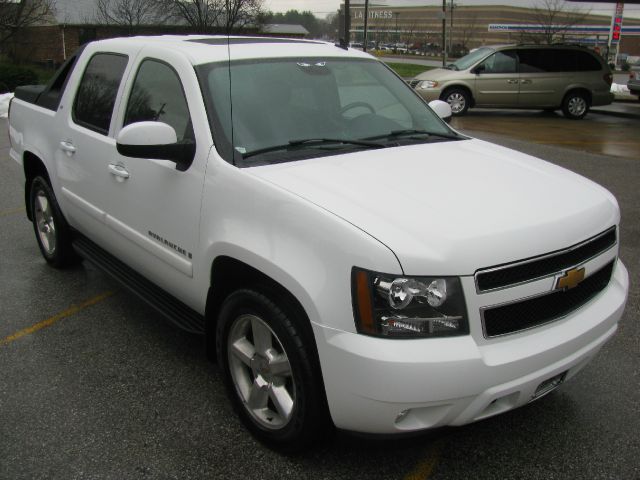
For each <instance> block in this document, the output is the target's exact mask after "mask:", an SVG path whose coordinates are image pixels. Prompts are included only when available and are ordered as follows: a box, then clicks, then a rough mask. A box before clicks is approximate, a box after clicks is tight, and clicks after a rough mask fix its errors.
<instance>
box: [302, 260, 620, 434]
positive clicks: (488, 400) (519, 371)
mask: <svg viewBox="0 0 640 480" xmlns="http://www.w3.org/2000/svg"><path fill="white" fill-rule="evenodd" d="M628 282H629V280H628V274H627V270H626V268H625V267H624V265H623V264H622V263H621V262H619V261H617V262H616V265H615V268H614V272H613V276H612V277H611V281H610V283H609V285H608V286H607V287H606V289H605V290H603V291H602V292H600V294H599V295H598V296H597V297H595V298H593V299H592V300H591V301H589V302H588V303H587V304H586V305H584V306H582V307H581V308H579V309H578V310H576V311H574V312H573V313H572V314H570V315H568V316H566V317H564V318H562V319H559V320H557V321H555V322H553V323H551V324H547V325H545V326H541V327H539V328H535V329H531V330H527V331H523V332H520V333H516V334H512V335H506V336H503V337H499V338H495V339H489V340H486V339H482V338H481V339H477V336H476V335H475V334H474V329H473V328H472V332H471V334H470V335H466V336H460V337H450V338H431V339H416V340H401V339H385V338H376V337H370V336H365V335H359V334H354V333H347V332H342V331H336V330H332V329H329V328H324V327H320V326H317V325H316V326H314V328H315V330H316V331H315V334H316V339H317V343H318V352H319V355H320V362H321V365H322V372H323V377H324V383H325V389H326V393H327V399H328V403H329V409H330V412H331V416H332V419H333V421H334V423H335V425H336V426H337V427H338V428H341V429H344V430H350V431H354V432H362V433H372V434H389V433H402V432H411V431H417V430H423V429H429V428H434V427H442V426H446V425H464V424H467V423H471V422H474V421H477V420H481V419H484V418H488V417H490V416H493V415H496V414H499V413H502V412H505V411H508V410H511V409H513V408H516V407H519V406H522V405H525V404H527V403H529V402H530V401H532V400H534V399H537V398H540V397H541V396H543V395H544V394H545V393H548V392H550V391H551V390H553V389H554V388H555V387H556V386H557V385H559V384H560V383H562V381H564V380H568V379H570V378H571V377H572V376H573V375H575V374H576V373H577V372H578V371H579V370H580V369H581V368H582V367H584V366H585V365H586V364H587V363H588V362H589V361H590V360H591V359H592V358H593V357H594V356H595V355H596V353H597V352H598V351H599V350H600V348H601V347H602V346H603V345H604V344H605V343H606V342H607V340H608V339H609V338H611V336H613V334H614V333H615V331H616V329H617V323H618V321H619V319H620V317H621V316H622V313H623V311H624V306H625V303H626V295H627V290H628ZM472 318H473V317H472ZM470 321H473V320H472V319H471V320H470Z"/></svg>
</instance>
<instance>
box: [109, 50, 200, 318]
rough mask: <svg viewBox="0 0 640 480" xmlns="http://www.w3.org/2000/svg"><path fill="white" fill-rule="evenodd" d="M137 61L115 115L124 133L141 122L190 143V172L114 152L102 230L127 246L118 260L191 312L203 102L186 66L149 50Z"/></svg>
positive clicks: (177, 58) (168, 55)
mask: <svg viewBox="0 0 640 480" xmlns="http://www.w3.org/2000/svg"><path fill="white" fill-rule="evenodd" d="M139 57H140V60H139V61H138V62H137V65H135V66H134V69H133V71H134V72H135V73H134V74H133V75H132V81H131V82H129V84H128V87H127V91H126V92H125V96H124V99H125V100H124V102H123V106H122V110H121V112H120V117H119V118H120V124H121V126H122V128H124V127H126V126H127V125H130V124H132V123H136V122H143V121H153V122H163V123H166V124H167V125H170V126H171V127H173V129H174V130H175V132H176V135H177V138H178V141H179V142H195V143H196V155H195V158H194V161H193V163H192V164H191V166H190V167H189V168H187V169H186V170H185V171H179V170H177V169H176V164H175V163H173V162H171V161H168V160H157V159H152V158H149V159H142V158H130V157H125V156H122V155H120V154H118V153H117V152H114V156H113V159H112V162H111V163H110V165H109V171H110V178H109V189H110V192H111V197H112V201H111V202H110V204H109V206H108V208H107V214H108V216H107V224H108V226H109V227H110V228H111V229H113V230H114V231H116V232H118V233H119V234H120V235H121V236H122V237H123V238H125V239H126V240H127V250H126V251H124V252H121V253H120V256H121V258H124V259H126V261H128V263H129V264H130V265H131V266H133V267H134V268H135V269H136V270H138V271H139V272H141V273H142V274H143V275H145V276H146V277H147V278H149V279H150V280H152V281H154V283H156V284H158V285H159V286H161V287H164V288H165V289H171V291H172V292H176V294H177V296H178V297H179V298H180V299H181V300H182V301H184V302H186V303H187V304H190V305H192V306H194V305H195V304H197V302H198V299H197V298H196V296H197V295H198V294H199V292H196V291H195V289H194V288H193V286H192V283H193V276H194V268H193V265H194V262H197V261H198V253H197V250H198V239H199V223H200V222H199V220H200V205H201V199H202V189H203V185H204V178H205V168H206V160H207V154H208V152H209V147H210V145H211V144H210V143H209V142H207V141H200V142H196V138H200V139H202V138H207V135H206V134H205V133H204V130H205V129H207V128H208V123H207V122H206V116H205V120H204V121H203V119H202V118H200V117H198V116H197V115H198V114H202V113H203V112H202V111H203V108H202V104H203V102H202V99H201V98H199V97H198V95H199V93H198V92H199V89H197V79H196V78H195V73H194V70H193V67H192V66H190V65H188V63H187V61H186V60H185V59H183V58H181V57H180V56H178V55H175V57H174V56H173V55H172V52H167V51H163V52H161V51H157V52H156V48H152V47H148V48H145V49H144V50H143V51H142V52H141V55H140V56H139ZM159 58H162V59H163V60H159ZM183 63H184V65H183ZM174 66H175V68H174ZM178 71H180V72H183V74H184V76H185V78H181V77H180V75H179V74H178ZM185 72H186V73H185ZM194 114H195V115H196V117H195V118H194ZM198 129H199V130H198ZM196 133H200V135H196Z"/></svg>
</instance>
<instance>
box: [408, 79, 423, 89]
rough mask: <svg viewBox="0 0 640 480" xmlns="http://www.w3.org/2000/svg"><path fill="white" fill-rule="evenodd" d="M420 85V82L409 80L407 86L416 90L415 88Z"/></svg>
mask: <svg viewBox="0 0 640 480" xmlns="http://www.w3.org/2000/svg"><path fill="white" fill-rule="evenodd" d="M419 83H420V80H411V81H410V82H409V85H411V88H416V86H417V85H418V84H419Z"/></svg>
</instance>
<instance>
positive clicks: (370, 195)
mask: <svg viewBox="0 0 640 480" xmlns="http://www.w3.org/2000/svg"><path fill="white" fill-rule="evenodd" d="M246 170H247V171H248V172H249V173H251V174H253V175H255V176H257V177H260V178H261V179H263V180H266V181H268V182H271V183H273V184H275V185H277V186H279V187H281V188H283V189H286V190H288V191H289V192H292V193H294V194H295V195H298V196H300V197H302V198H304V199H306V200H308V201H310V202H313V203H314V204H316V205H318V206H320V207H322V208H324V209H326V210H328V211H330V212H332V213H333V214H335V215H337V216H338V217H341V218H343V219H344V220H346V221H347V222H349V223H351V224H353V225H355V226H356V227H358V228H360V229H362V230H363V231H365V232H367V233H368V234H370V235H371V236H373V237H375V238H377V239H378V240H379V241H380V242H382V243H384V244H385V245H387V246H388V247H389V248H390V249H391V250H392V251H393V252H394V253H395V255H396V256H397V257H398V259H399V261H400V263H401V266H402V269H403V271H404V273H405V274H408V275H471V274H473V273H474V272H475V271H476V270H477V269H479V268H483V267H488V266H492V265H497V264H501V263H505V262H510V261H515V260H520V259H524V258H528V257H531V256H535V255H540V254H544V253H548V252H550V251H554V250H558V249H561V248H565V247H568V246H570V245H573V244H576V243H578V242H581V241H583V240H585V239H587V238H589V237H591V236H593V235H595V234H597V233H600V232H601V231H603V230H605V229H606V228H608V227H610V226H612V225H614V224H617V223H618V221H619V210H618V206H617V203H616V201H615V199H614V197H613V196H612V195H611V194H610V193H609V192H608V191H607V190H605V189H604V188H602V187H600V186H599V185H597V184H595V183H593V182H591V181H590V180H587V179H586V178H584V177H581V176H579V175H577V174H575V173H573V172H570V171H568V170H565V169H563V168H561V167H558V166H556V165H553V164H550V163H548V162H545V161H543V160H539V159H537V158H534V157H531V156H529V155H525V154H522V153H519V152H516V151H514V150H510V149H507V148H504V147H500V146H497V145H494V144H491V143H487V142H484V141H481V140H475V139H471V140H461V141H453V142H439V143H431V144H421V145H411V146H403V147H394V148H386V149H380V150H367V151H362V152H357V153H349V154H344V155H336V156H329V157H323V158H315V159H311V160H302V161H297V162H291V163H282V164H277V165H269V166H261V167H252V168H248V169H246ZM361 266H362V267H364V268H375V265H361Z"/></svg>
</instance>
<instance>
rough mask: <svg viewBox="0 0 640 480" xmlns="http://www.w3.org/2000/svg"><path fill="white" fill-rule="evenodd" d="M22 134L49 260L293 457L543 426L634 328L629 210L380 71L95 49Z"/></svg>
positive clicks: (115, 45)
mask: <svg viewBox="0 0 640 480" xmlns="http://www.w3.org/2000/svg"><path fill="white" fill-rule="evenodd" d="M257 86H258V87H259V88H257ZM434 106H435V107H436V108H437V109H440V108H441V107H444V108H443V109H442V110H439V111H441V112H442V113H441V115H442V116H443V117H444V116H447V115H448V114H449V111H450V108H448V105H447V104H446V103H444V102H440V101H436V105H434ZM9 130H10V139H11V148H10V156H11V158H12V159H14V160H15V161H16V162H17V163H18V164H19V166H20V168H21V170H22V172H23V174H24V187H25V199H26V212H27V216H28V218H29V219H31V221H32V223H33V229H34V232H35V237H36V240H37V243H38V246H39V249H40V251H41V253H42V255H43V257H44V259H45V260H46V261H47V262H49V263H50V264H51V265H52V266H54V267H64V266H67V265H69V264H72V263H74V262H76V261H77V259H78V255H79V256H80V257H82V258H85V259H86V260H88V261H91V262H93V263H94V264H96V265H97V266H99V267H100V268H102V269H104V270H105V271H106V272H107V273H108V274H109V275H111V276H113V277H114V278H115V279H117V280H118V281H120V282H122V284H123V285H124V286H125V287H127V288H129V289H131V290H133V291H134V292H135V293H136V294H137V295H138V296H139V297H140V298H141V299H143V300H144V301H146V302H147V303H148V304H149V305H151V306H152V307H153V308H155V309H156V310H157V311H158V315H159V316H165V317H166V318H168V319H169V320H171V321H172V322H174V323H175V324H176V325H178V326H179V327H181V328H184V329H186V330H188V331H191V332H195V333H198V334H202V335H204V337H205V343H206V345H207V351H208V353H209V355H210V356H211V358H212V359H217V362H218V364H219V370H220V373H221V376H222V378H223V380H224V383H225V385H226V388H227V390H228V393H229V397H230V399H231V402H232V403H233V405H234V406H235V408H236V411H237V412H238V415H239V416H240V418H241V419H242V421H243V422H244V424H245V425H246V426H247V428H248V429H249V430H251V432H253V433H254V435H256V437H258V438H259V439H260V440H262V441H264V442H266V443H268V444H269V445H271V446H273V447H275V448H280V449H289V450H291V449H299V448H303V447H305V446H307V445H308V444H309V443H310V442H312V441H313V440H315V439H317V438H319V437H321V436H322V435H323V434H324V433H325V432H326V431H327V430H330V429H331V428H333V426H334V425H335V426H336V427H338V428H341V429H345V430H350V431H356V432H362V433H379V434H401V433H409V432H416V431H420V430H424V429H428V428H434V427H440V426H445V425H464V424H467V423H470V422H474V421H476V420H480V419H484V418H487V417H490V416H492V415H497V414H499V413H502V412H505V411H508V410H511V409H513V408H516V407H519V406H522V405H526V404H527V403H529V402H531V401H534V400H537V399H539V398H541V397H543V396H544V395H546V394H547V393H549V392H550V391H552V390H553V389H555V388H556V387H558V386H559V385H560V384H561V383H563V382H564V381H566V380H568V379H570V378H571V377H573V376H574V375H575V374H576V373H577V372H578V371H580V369H582V368H583V367H584V366H585V365H586V364H587V363H588V362H589V361H590V360H591V359H593V358H594V356H595V355H596V353H597V352H598V350H599V349H600V348H601V347H602V346H603V345H604V344H605V343H606V342H607V340H609V339H610V338H611V337H612V336H613V334H614V333H615V331H616V328H617V324H618V320H619V319H620V317H621V315H622V312H623V309H624V306H625V302H626V296H627V290H628V274H627V270H626V269H625V267H624V265H623V264H622V262H621V261H620V260H619V259H618V222H619V220H620V212H619V209H618V205H617V203H616V201H615V199H614V197H613V196H612V195H611V194H610V193H609V192H608V191H606V190H605V189H604V188H602V187H600V186H598V185H596V184H595V183H593V182H591V181H589V180H587V179H586V178H583V177H580V176H579V175H577V174H574V173H571V172H569V171H567V170H565V169H563V168H560V167H557V166H555V165H552V164H549V163H547V162H544V161H542V160H538V159H536V158H533V157H530V156H528V155H525V154H522V153H519V152H516V151H513V150H509V149H507V148H503V147H500V146H497V145H493V144H490V143H487V142H484V141H481V140H476V139H473V138H469V137H467V136H465V135H462V134H460V133H458V132H456V131H455V130H453V129H452V128H451V127H449V126H448V125H447V124H446V123H445V122H444V121H442V120H441V118H439V116H438V115H436V114H435V113H434V111H433V110H432V109H431V108H429V107H428V106H427V105H426V104H425V102H424V101H423V100H422V99H421V98H419V97H418V96H417V95H416V94H415V92H414V91H413V90H412V89H411V88H410V87H409V86H408V85H407V84H406V83H405V82H403V81H402V80H401V79H400V78H399V77H398V76H397V75H395V74H394V73H393V72H392V71H391V70H390V69H389V68H387V67H386V66H385V65H384V64H383V63H382V62H380V61H379V60H377V59H375V58H373V57H371V56H370V55H368V54H366V53H363V52H361V51H359V50H354V49H348V50H345V49H343V48H339V47H337V46H335V45H333V44H330V43H323V42H318V41H305V40H292V39H273V38H250V37H231V38H227V37H216V36H182V37H181V36H166V37H132V38H123V39H110V40H102V41H98V42H93V43H90V44H88V45H87V46H86V47H85V48H84V49H82V50H81V51H80V52H78V53H77V54H76V55H75V56H74V57H73V58H71V59H70V60H69V61H68V62H67V63H66V64H65V65H64V66H63V67H62V68H61V69H60V70H59V72H58V73H57V75H56V76H55V77H54V78H53V80H52V81H51V83H50V84H49V85H47V86H36V87H23V88H19V89H17V90H16V98H15V99H14V100H13V102H12V105H11V109H10V113H9ZM72 274H73V271H71V272H70V273H69V275H72ZM602 387H603V388H605V386H602ZM203 388H204V387H203ZM190 401H191V399H190V398H188V397H185V398H184V408H185V410H186V411H189V402H190ZM534 413H535V412H534ZM552 427H553V426H550V428H552ZM217 434H220V432H218V433H217Z"/></svg>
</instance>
